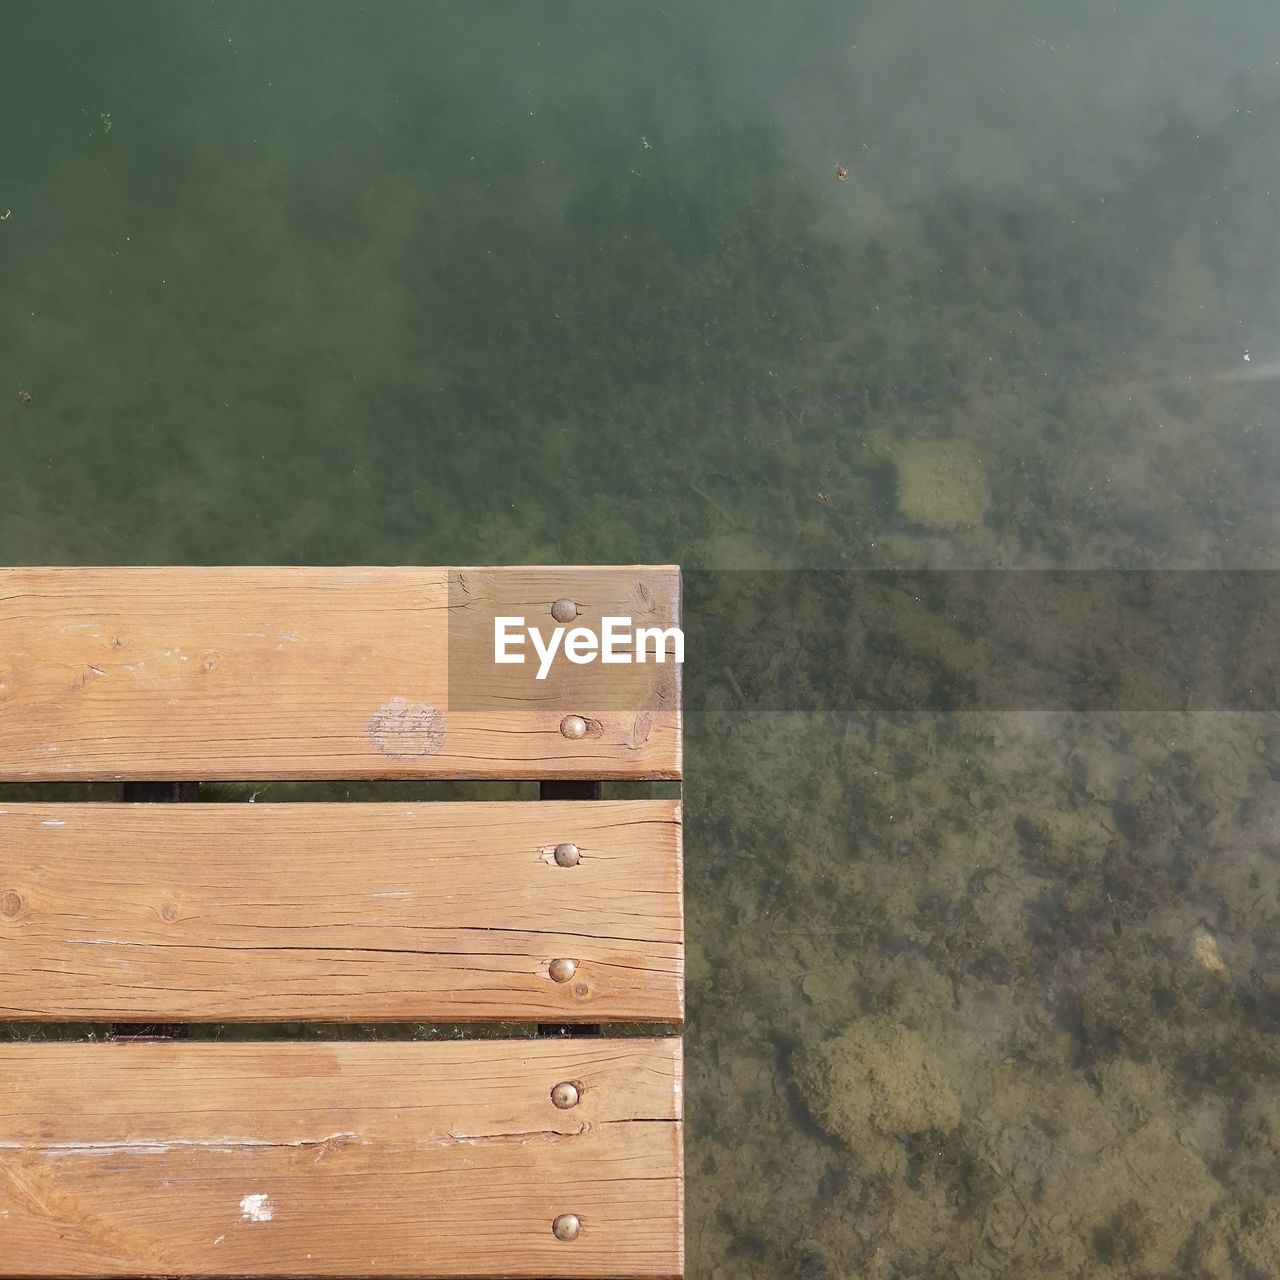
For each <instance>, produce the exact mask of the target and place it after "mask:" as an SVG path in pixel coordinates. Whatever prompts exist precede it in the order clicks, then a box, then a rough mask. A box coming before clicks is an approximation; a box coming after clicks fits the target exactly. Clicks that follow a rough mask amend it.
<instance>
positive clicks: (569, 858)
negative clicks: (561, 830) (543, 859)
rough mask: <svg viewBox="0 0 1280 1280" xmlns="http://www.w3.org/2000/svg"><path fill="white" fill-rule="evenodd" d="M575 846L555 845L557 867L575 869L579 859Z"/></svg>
mask: <svg viewBox="0 0 1280 1280" xmlns="http://www.w3.org/2000/svg"><path fill="white" fill-rule="evenodd" d="M581 856H582V855H581V853H580V852H579V850H578V846H577V845H576V844H558V845H556V866H557V867H576V866H577V865H578V859H579V858H580V857H581Z"/></svg>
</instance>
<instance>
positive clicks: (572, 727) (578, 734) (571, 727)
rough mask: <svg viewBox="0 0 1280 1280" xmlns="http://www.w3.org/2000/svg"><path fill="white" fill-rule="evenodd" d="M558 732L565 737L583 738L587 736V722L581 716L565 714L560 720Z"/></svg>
mask: <svg viewBox="0 0 1280 1280" xmlns="http://www.w3.org/2000/svg"><path fill="white" fill-rule="evenodd" d="M560 732H561V733H562V734H564V736H565V737H566V738H585V737H586V736H587V722H586V721H585V720H584V719H583V718H582V717H581V716H565V718H564V719H563V720H561V721H560Z"/></svg>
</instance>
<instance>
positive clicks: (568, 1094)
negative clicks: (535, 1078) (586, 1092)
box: [551, 1080, 579, 1111]
mask: <svg viewBox="0 0 1280 1280" xmlns="http://www.w3.org/2000/svg"><path fill="white" fill-rule="evenodd" d="M578 1098H579V1094H578V1086H577V1085H576V1084H574V1083H572V1081H569V1080H565V1081H562V1082H561V1083H560V1084H558V1085H556V1086H555V1088H554V1089H552V1090H551V1101H552V1103H553V1104H554V1105H555V1106H556V1107H557V1108H558V1109H559V1110H561V1111H568V1110H569V1108H570V1107H576V1106H577V1105H578Z"/></svg>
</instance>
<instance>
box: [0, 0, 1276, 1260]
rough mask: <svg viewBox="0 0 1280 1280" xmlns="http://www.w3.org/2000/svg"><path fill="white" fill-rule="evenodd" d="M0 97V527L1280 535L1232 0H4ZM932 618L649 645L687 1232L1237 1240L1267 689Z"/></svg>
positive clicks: (830, 1238) (982, 1252)
mask: <svg viewBox="0 0 1280 1280" xmlns="http://www.w3.org/2000/svg"><path fill="white" fill-rule="evenodd" d="M0 103H2V114H0V214H3V220H2V221H0V266H2V268H3V274H2V276H0V279H3V284H4V303H5V305H4V306H3V307H2V308H0V367H2V368H3V377H2V378H0V432H2V433H3V444H4V463H3V467H0V562H3V563H17V564H22V563H48V562H64V563H94V562H122V563H123V562H178V563H183V562H189V563H224V562H225V563H236V562H268V563H287V562H298V563H339V562H368V563H385V562H392V563H397V562H402V563H424V564H452V563H456V564H465V563H473V562H479V563H502V562H580V561H585V562H605V563H609V562H634V561H676V562H679V563H681V564H683V565H685V566H686V567H688V568H690V569H700V570H724V569H747V568H750V569H811V570H854V569H881V568H893V569H902V570H923V569H939V570H949V569H961V568H965V569H1000V570H1013V569H1026V568H1040V569H1044V568H1050V569H1083V568H1091V569H1106V570H1119V569H1147V570H1170V569H1251V570H1269V569H1275V568H1277V567H1280V504H1278V503H1277V501H1276V493H1277V486H1278V484H1280V436H1278V434H1277V432H1278V431H1280V425H1278V422H1277V419H1278V415H1280V380H1277V379H1273V378H1271V377H1269V376H1267V375H1268V373H1270V372H1273V370H1270V369H1268V366H1269V365H1272V364H1273V363H1274V362H1275V361H1277V360H1280V282H1278V281H1277V264H1280V218H1278V217H1277V202H1278V200H1280V164H1278V163H1277V162H1278V161H1280V132H1278V130H1280V14H1277V12H1276V11H1275V8H1274V5H1273V4H1271V3H1270V2H1269V0H1268V2H1266V3H1263V2H1262V0H1227V2H1226V3H1224V4H1222V5H1216V6H1215V5H1205V4H1200V3H1193V0H1162V2H1160V3H1157V2H1156V0H1135V2H1134V3H1129V4H1126V5H1124V6H1119V7H1117V6H1115V5H1113V4H1104V3H1100V2H1099V3H1095V2H1093V0H1089V2H1087V3H1079V4H1072V5H1064V4H1059V3H1051V2H1050V0H1034V2H1033V3H1026V4H1021V5H1018V6H1010V5H1007V4H1002V3H997V2H996V0H978V2H976V3H970V4H967V5H949V4H944V3H942V2H941V0H880V2H877V3H836V2H835V0H809V2H806V3H799V4H789V5H772V4H765V3H761V2H760V0H732V2H731V0H715V2H711V3H701V4H694V3H684V4H681V3H674V2H672V3H666V4H662V5H657V4H636V3H631V4H621V3H601V2H600V0H593V2H592V3H585V2H583V3H577V4H570V3H559V2H555V0H549V2H548V3H543V4H539V5H519V4H515V3H489V4H484V5H478V4H461V3H451V4H434V5H424V4H418V3H409V2H408V0H397V2H392V0H383V2H381V3H368V4H354V3H342V4H339V3H334V2H330V0H307V2H306V3H301V2H300V0H291V2H289V3H282V2H277V3H274V4H272V5H269V6H268V5H261V4H254V3H248V2H247V0H241V2H231V0H216V2H211V0H202V2H200V3H195V2H194V0H191V2H181V3H174V2H173V0H164V2H163V3H160V2H154V3H142V2H140V0H135V2H131V3H123V2H109V3H96V4H93V5H88V4H82V3H71V2H70V0H42V2H41V3H39V4H29V5H25V6H19V5H9V6H7V8H6V10H5V12H4V13H3V14H2V15H0ZM838 167H839V168H841V169H842V170H843V171H845V172H846V174H847V176H846V177H845V179H844V180H840V179H839V178H838V176H837V168H838ZM770 604H771V617H772V618H773V620H774V624H775V626H776V621H777V616H778V612H779V611H780V610H781V611H782V612H783V613H784V617H785V610H786V604H785V598H784V599H783V600H782V602H781V603H780V602H779V600H778V599H777V598H776V597H771V601H770ZM904 617H905V615H904ZM947 618H950V615H949V614H947V615H945V616H944V615H943V614H941V613H938V614H934V615H930V618H923V617H916V618H915V620H914V621H910V622H909V623H908V622H903V624H902V625H900V626H897V627H896V629H895V628H893V627H889V628H887V629H886V630H885V632H884V634H883V635H882V636H881V637H880V639H881V641H882V643H881V646H880V648H879V649H877V660H878V661H880V662H884V656H885V653H886V652H892V654H894V655H898V654H900V656H901V664H900V665H894V664H892V663H890V664H888V665H887V667H886V670H889V671H890V672H907V673H915V674H916V675H918V676H919V679H920V680H922V681H925V685H924V686H918V685H916V684H911V683H910V682H909V681H908V682H907V683H906V684H905V685H904V686H903V690H902V691H901V692H902V696H901V697H895V698H886V700H885V701H884V702H883V703H880V704H879V705H873V706H871V707H870V708H867V707H865V706H864V705H863V704H862V703H860V702H859V701H858V700H856V699H851V698H849V697H847V696H846V694H847V691H848V688H849V687H850V684H851V682H852V681H853V680H854V677H855V675H856V672H855V670H854V666H855V665H856V663H857V662H858V657H857V652H858V651H857V648H856V646H854V647H852V648H841V647H840V646H838V645H835V644H832V645H831V648H830V652H829V653H828V654H824V655H820V656H823V657H824V658H825V659H826V660H825V665H823V664H818V666H817V667H816V668H815V669H817V670H818V671H819V672H825V680H826V682H827V685H826V687H824V686H823V684H822V681H821V680H819V684H818V687H817V688H816V689H813V688H811V689H810V690H809V692H810V695H811V697H810V698H809V699H808V700H807V701H805V702H803V703H792V704H787V706H797V707H803V709H795V710H792V709H786V708H785V707H784V709H772V710H760V709H759V706H758V704H755V705H754V706H753V704H752V700H751V698H750V697H746V698H738V697H737V696H736V695H735V694H734V691H733V688H732V684H733V681H730V680H726V679H723V678H722V677H723V671H724V669H725V668H726V658H725V654H722V653H718V652H717V653H711V654H704V655H703V657H702V661H701V662H700V663H698V662H695V663H694V665H693V666H691V668H690V673H689V678H690V686H691V690H690V691H691V694H699V696H698V697H697V698H696V699H691V705H695V708H696V709H695V710H693V711H692V712H691V715H690V721H689V726H688V732H689V748H688V773H689V778H688V781H687V783H686V786H685V794H686V798H687V801H688V804H687V821H688V828H687V842H686V849H687V877H688V893H689V901H688V924H689V931H690V937H691V950H690V987H689V1005H690V1010H689V1012H690V1026H689V1031H688V1038H687V1053H688V1071H689V1087H688V1110H689V1117H690V1118H689V1131H688V1165H689V1168H688V1174H689V1233H688V1244H689V1252H690V1269H689V1270H690V1275H692V1276H698V1277H716V1278H717V1280H727V1278H729V1277H733V1278H735V1280H736V1278H738V1277H770V1278H773V1277H782V1276H786V1277H791V1276H803V1277H832V1278H833V1280H834V1278H837V1277H841V1278H843V1277H852V1276H859V1277H885V1278H888V1277H899V1276H902V1277H905V1276H916V1277H928V1278H933V1277H937V1278H938V1280H984V1278H986V1277H992V1276H1000V1277H1009V1278H1014V1277H1027V1278H1028V1280H1029V1278H1030V1277H1064V1278H1066V1277H1071V1278H1073V1280H1074V1278H1077V1277H1086V1276H1087V1277H1100V1278H1102V1280H1121V1278H1128V1277H1151V1278H1153V1280H1154V1278H1155V1277H1169V1276H1205V1277H1215V1278H1216V1277H1245V1278H1246V1280H1262V1278H1264V1277H1268V1278H1269V1277H1274V1276H1275V1275H1277V1274H1280V1078H1278V1077H1280V1025H1278V1023H1280V933H1278V926H1280V836H1278V835H1277V830H1278V829H1280V827H1278V825H1277V823H1278V819H1280V718H1277V716H1276V715H1275V714H1274V713H1273V712H1272V711H1270V710H1268V709H1265V708H1264V709H1261V710H1255V711H1248V710H1240V709H1238V706H1237V705H1236V704H1234V703H1233V704H1228V703H1227V702H1226V701H1221V700H1215V698H1214V697H1213V696H1209V697H1207V698H1206V699H1203V700H1199V701H1197V700H1195V699H1190V700H1187V699H1182V698H1178V699H1173V698H1170V699H1169V700H1168V703H1167V705H1166V704H1165V703H1164V702H1163V701H1162V700H1161V698H1160V697H1157V698H1156V699H1155V700H1154V701H1144V700H1141V699H1138V700H1135V701H1132V702H1129V703H1125V701H1124V700H1123V699H1119V700H1118V701H1116V700H1113V701H1111V702H1107V701H1106V700H1105V699H1104V700H1102V701H1101V702H1099V701H1096V700H1086V703H1087V705H1086V707H1085V709H1079V708H1077V709H1074V710H1073V709H1071V704H1068V705H1067V709H1066V710H1062V709H1058V710H1053V709H1051V706H1053V705H1056V704H1049V703H1037V702H1036V701H1035V700H1034V699H1031V700H1030V701H1028V702H1024V703H1021V704H1016V705H1012V706H1010V705H1007V704H1005V703H1003V702H1001V703H1000V704H999V705H998V706H997V705H994V704H992V703H989V702H984V701H983V700H982V699H981V698H976V699H974V698H970V699H968V700H967V701H963V702H962V703H960V704H956V703H953V702H944V703H943V705H948V706H953V707H954V708H955V709H952V710H937V709H935V708H936V706H937V705H938V704H937V703H936V701H935V702H931V701H930V699H929V697H928V696H925V695H924V694H922V692H921V689H922V688H925V686H927V688H926V690H925V691H926V693H927V692H928V690H931V689H933V688H934V687H935V686H934V685H932V684H929V683H928V681H929V680H931V679H935V678H936V672H937V670H938V669H942V670H946V669H947V664H948V662H949V661H950V658H949V656H948V655H950V654H951V653H952V651H953V646H954V644H955V643H956V642H957V639H956V636H957V633H955V632H954V631H953V630H948V627H949V626H950V625H951V624H950V623H948V622H947V621H946V620H947ZM804 619H805V614H804V612H803V611H799V612H797V614H796V622H795V626H794V627H793V628H792V634H793V635H801V636H803V634H808V633H807V632H806V631H805V627H804ZM930 619H932V620H930ZM939 619H941V620H939ZM1050 630H1051V628H1050ZM1272 636H1273V633H1271V632H1268V631H1263V632H1261V633H1260V634H1255V635H1253V636H1252V638H1251V639H1249V640H1247V644H1248V645H1249V646H1250V653H1251V654H1252V655H1253V656H1255V657H1256V656H1257V655H1259V654H1261V655H1262V656H1263V657H1264V658H1265V657H1266V656H1267V655H1268V654H1269V651H1270V649H1269V646H1270V644H1271V641H1272ZM731 639H732V640H733V643H734V644H736V645H737V646H738V647H741V643H742V641H741V637H740V636H734V637H731ZM732 647H733V646H732V645H729V644H728V642H727V641H726V649H729V648H732ZM1100 661H1101V665H1102V666H1104V667H1105V666H1106V661H1105V659H1101V660H1100ZM1157 665H1158V664H1157ZM931 672H932V673H933V675H930V674H929V673H931ZM735 678H736V677H735ZM889 678H890V679H895V678H897V677H893V676H891V677H889ZM903 679H904V680H906V677H905V676H904V677H903ZM912 679H915V676H914V675H913V676H912ZM699 682H701V684H702V688H701V692H699ZM824 695H829V697H826V696H824ZM873 701H874V700H873ZM1188 706H1195V707H1197V708H1199V709H1197V710H1196V711H1194V712H1188V711H1186V710H1185V709H1184V708H1185V707H1188ZM1228 706H1229V707H1230V709H1227V708H1228ZM1215 708H1216V709H1215ZM264 798H267V797H264Z"/></svg>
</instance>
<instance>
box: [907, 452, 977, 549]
mask: <svg viewBox="0 0 1280 1280" xmlns="http://www.w3.org/2000/svg"><path fill="white" fill-rule="evenodd" d="M891 456H892V458H893V464H894V466H895V467H896V468H897V472H898V509H899V511H900V512H901V513H902V517H903V519H905V520H909V521H910V522H911V523H912V524H918V525H923V526H924V527H925V528H927V529H960V528H964V527H966V526H968V525H975V524H981V523H982V521H983V520H984V519H985V517H986V514H987V508H988V507H989V506H990V505H991V489H990V486H989V485H988V484H987V473H986V470H985V469H984V467H983V465H982V462H981V460H980V459H979V458H978V455H977V454H976V453H975V452H974V450H973V447H972V446H971V445H969V444H967V443H965V441H963V440H908V441H905V442H904V443H902V444H900V445H897V446H896V447H895V448H894V449H893V451H892V455H891Z"/></svg>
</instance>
